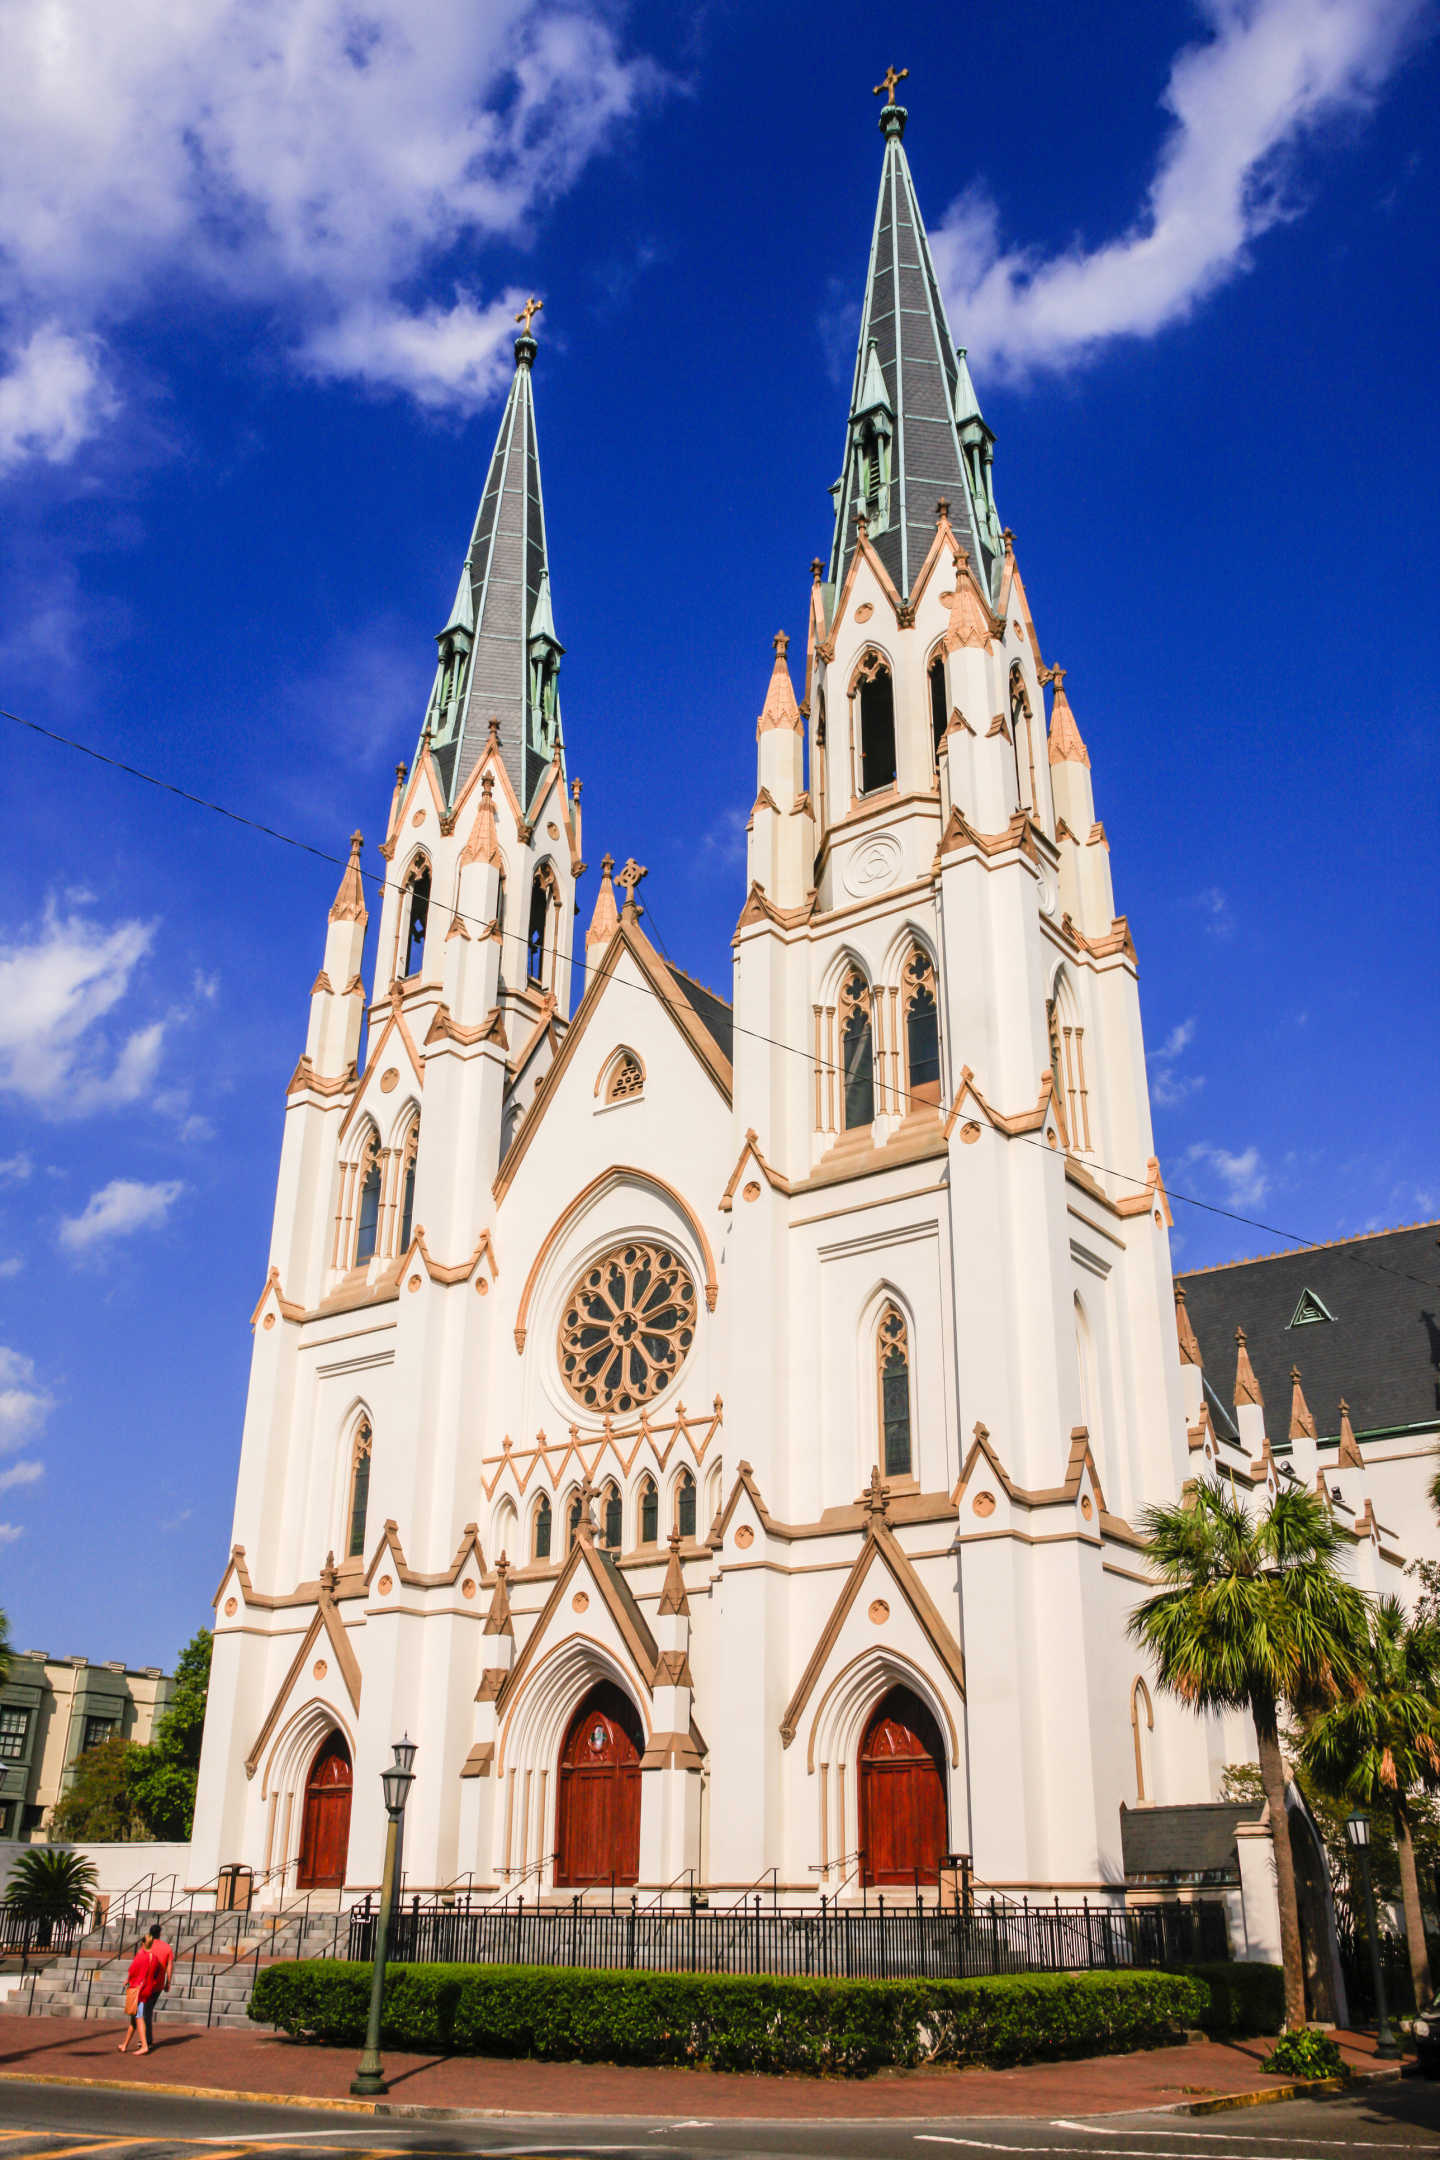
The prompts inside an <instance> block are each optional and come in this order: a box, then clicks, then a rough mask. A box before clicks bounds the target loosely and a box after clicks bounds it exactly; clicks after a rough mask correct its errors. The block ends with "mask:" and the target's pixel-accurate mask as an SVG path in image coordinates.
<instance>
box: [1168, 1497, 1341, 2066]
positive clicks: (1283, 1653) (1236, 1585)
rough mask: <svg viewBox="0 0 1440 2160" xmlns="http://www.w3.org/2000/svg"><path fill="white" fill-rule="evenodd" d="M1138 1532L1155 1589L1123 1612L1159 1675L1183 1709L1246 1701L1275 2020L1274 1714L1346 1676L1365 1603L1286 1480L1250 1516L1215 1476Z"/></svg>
mask: <svg viewBox="0 0 1440 2160" xmlns="http://www.w3.org/2000/svg"><path fill="white" fill-rule="evenodd" d="M1141 1528H1142V1529H1143V1531H1144V1533H1145V1536H1146V1539H1147V1540H1148V1543H1149V1560H1150V1565H1151V1567H1152V1569H1153V1570H1154V1572H1155V1573H1156V1574H1157V1575H1158V1576H1159V1577H1160V1580H1161V1582H1162V1583H1163V1585H1164V1587H1163V1588H1162V1589H1161V1590H1159V1591H1157V1592H1156V1594H1155V1596H1154V1597H1151V1598H1148V1599H1147V1600H1146V1602H1145V1603H1144V1604H1143V1605H1139V1606H1137V1607H1136V1609H1135V1611H1134V1612H1133V1613H1132V1614H1131V1615H1130V1634H1131V1637H1132V1638H1133V1640H1134V1641H1136V1642H1137V1643H1139V1644H1140V1645H1141V1646H1142V1648H1144V1649H1145V1650H1147V1651H1148V1652H1149V1653H1150V1655H1151V1657H1152V1658H1153V1659H1154V1661H1155V1668H1156V1673H1157V1676H1158V1678H1159V1681H1160V1685H1161V1686H1162V1687H1163V1688H1164V1689H1165V1690H1166V1692H1167V1694H1171V1695H1174V1696H1176V1697H1177V1698H1178V1699H1179V1700H1180V1701H1181V1702H1183V1703H1185V1704H1186V1705H1187V1706H1188V1707H1189V1708H1190V1709H1192V1710H1197V1711H1202V1712H1203V1711H1208V1710H1248V1711H1249V1712H1250V1714H1251V1716H1252V1717H1253V1718H1254V1720H1255V1737H1256V1741H1257V1743H1258V1746H1259V1754H1260V1776H1261V1782H1262V1784H1263V1786H1264V1789H1265V1799H1266V1802H1267V1804H1268V1807H1269V1810H1270V1835H1271V1838H1272V1840H1273V1842H1274V1847H1275V1889H1276V1897H1277V1902H1278V1904H1279V1908H1280V1953H1281V1958H1282V1960H1283V1963H1284V1967H1285V2022H1286V2024H1287V2026H1295V2025H1303V2024H1304V2022H1305V1976H1304V1972H1303V1970H1302V1965H1301V1948H1300V1911H1299V1906H1298V1903H1297V1901H1296V1896H1295V1867H1294V1862H1293V1860H1292V1858H1291V1853H1290V1827H1289V1821H1288V1818H1287V1816H1286V1811H1285V1762H1284V1758H1283V1756H1282V1754H1281V1752H1280V1711H1281V1707H1282V1705H1285V1704H1288V1705H1289V1706H1290V1708H1291V1709H1293V1710H1302V1709H1305V1708H1308V1707H1310V1706H1311V1705H1317V1706H1318V1705H1320V1704H1323V1703H1325V1702H1327V1701H1333V1700H1334V1699H1335V1698H1336V1697H1337V1696H1338V1695H1340V1694H1342V1693H1343V1692H1349V1691H1352V1690H1353V1689H1354V1687H1355V1686H1356V1684H1357V1682H1356V1674H1357V1666H1358V1661H1359V1658H1360V1656H1361V1655H1362V1653H1363V1644H1364V1639H1365V1633H1366V1628H1365V1614H1366V1600H1365V1598H1364V1596H1363V1595H1362V1593H1361V1592H1360V1591H1359V1590H1357V1589H1355V1588H1354V1586H1353V1585H1352V1584H1350V1583H1347V1582H1345V1581H1344V1580H1343V1579H1342V1578H1341V1575H1340V1572H1339V1556H1340V1553H1341V1550H1342V1548H1343V1544H1344V1533H1343V1532H1342V1531H1340V1530H1339V1529H1338V1528H1337V1527H1336V1525H1335V1523H1334V1522H1333V1520H1332V1519H1331V1516H1330V1512H1329V1510H1328V1508H1327V1507H1326V1506H1325V1503H1324V1502H1323V1501H1322V1500H1321V1499H1319V1497H1318V1496H1317V1495H1316V1494H1314V1493H1312V1492H1308V1491H1306V1490H1304V1489H1303V1488H1296V1487H1292V1488H1291V1489H1289V1490H1288V1491H1284V1492H1280V1493H1277V1494H1276V1496H1275V1498H1274V1499H1273V1500H1272V1501H1271V1503H1270V1505H1269V1507H1268V1508H1266V1509H1265V1510H1264V1511H1263V1512H1260V1511H1257V1512H1255V1513H1253V1514H1252V1513H1251V1512H1250V1510H1249V1509H1247V1508H1246V1507H1245V1506H1244V1504H1243V1503H1242V1501H1241V1500H1240V1498H1239V1496H1238V1494H1237V1493H1236V1492H1235V1490H1234V1487H1233V1485H1232V1486H1231V1488H1230V1489H1229V1490H1228V1491H1227V1489H1226V1487H1225V1486H1224V1485H1223V1484H1222V1483H1221V1482H1220V1480H1219V1479H1218V1478H1215V1479H1206V1480H1204V1481H1202V1482H1199V1483H1196V1484H1195V1485H1193V1486H1191V1487H1188V1488H1187V1491H1186V1494H1185V1497H1184V1498H1183V1499H1182V1500H1181V1501H1180V1503H1179V1505H1178V1506H1171V1507H1152V1508H1147V1509H1146V1510H1145V1512H1144V1514H1143V1515H1142V1517H1141Z"/></svg>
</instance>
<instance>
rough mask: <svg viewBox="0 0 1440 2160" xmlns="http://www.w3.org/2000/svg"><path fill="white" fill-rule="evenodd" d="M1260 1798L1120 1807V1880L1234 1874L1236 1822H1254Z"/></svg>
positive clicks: (1237, 1862) (1235, 1876)
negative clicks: (1122, 1878)
mask: <svg viewBox="0 0 1440 2160" xmlns="http://www.w3.org/2000/svg"><path fill="white" fill-rule="evenodd" d="M1264 1807H1265V1803H1264V1801H1263V1800H1202V1801H1197V1802H1195V1803H1194V1804H1193V1805H1190V1806H1187V1807H1140V1808H1128V1807H1122V1808H1121V1810H1120V1851H1121V1854H1122V1856H1123V1858H1124V1862H1125V1880H1126V1881H1127V1882H1137V1881H1148V1882H1154V1881H1157V1880H1159V1881H1173V1880H1174V1879H1175V1878H1177V1877H1180V1878H1182V1879H1183V1878H1188V1879H1191V1880H1193V1879H1194V1878H1195V1877H1197V1876H1201V1877H1204V1876H1208V1877H1209V1878H1210V1879H1211V1880H1212V1881H1213V1880H1215V1878H1216V1877H1217V1876H1221V1875H1223V1876H1226V1877H1228V1878H1230V1879H1231V1880H1232V1881H1237V1882H1238V1880H1239V1878H1240V1860H1239V1855H1238V1854H1237V1852H1236V1850H1235V1828H1236V1825H1237V1824H1238V1823H1250V1822H1258V1821H1259V1820H1260V1817H1261V1815H1262V1813H1263V1812H1264Z"/></svg>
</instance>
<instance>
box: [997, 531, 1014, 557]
mask: <svg viewBox="0 0 1440 2160" xmlns="http://www.w3.org/2000/svg"><path fill="white" fill-rule="evenodd" d="M1000 538H1001V539H1002V540H1003V541H1004V543H1005V553H1006V554H1007V555H1013V554H1014V552H1015V534H1014V531H1013V529H1012V528H1011V527H1010V526H1009V525H1007V526H1006V527H1005V530H1004V531H1003V532H1002V533H1001V535H1000Z"/></svg>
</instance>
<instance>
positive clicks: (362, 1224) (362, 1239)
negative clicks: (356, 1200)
mask: <svg viewBox="0 0 1440 2160" xmlns="http://www.w3.org/2000/svg"><path fill="white" fill-rule="evenodd" d="M358 1174H359V1179H360V1206H359V1209H358V1211H357V1214H356V1221H355V1265H356V1267H363V1266H364V1264H365V1262H366V1261H367V1260H373V1259H374V1257H375V1241H376V1239H377V1237H378V1236H379V1234H380V1143H379V1141H378V1140H377V1139H376V1137H375V1135H374V1133H373V1132H372V1133H371V1135H370V1138H369V1140H368V1141H367V1142H366V1144H365V1153H364V1154H363V1155H362V1156H361V1158H360V1169H359V1173H358Z"/></svg>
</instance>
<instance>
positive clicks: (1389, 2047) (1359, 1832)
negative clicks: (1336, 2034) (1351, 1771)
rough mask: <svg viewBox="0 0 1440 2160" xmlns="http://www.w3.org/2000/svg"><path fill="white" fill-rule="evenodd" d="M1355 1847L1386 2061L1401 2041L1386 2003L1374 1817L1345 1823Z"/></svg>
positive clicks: (1378, 2044) (1378, 2039) (1380, 2048)
mask: <svg viewBox="0 0 1440 2160" xmlns="http://www.w3.org/2000/svg"><path fill="white" fill-rule="evenodd" d="M1345 1835H1346V1837H1347V1838H1348V1839H1349V1840H1350V1846H1351V1850H1352V1851H1353V1852H1355V1853H1358V1855H1359V1857H1360V1881H1361V1884H1362V1886H1363V1888H1364V1892H1365V1924H1366V1928H1367V1930H1368V1932H1369V1936H1370V1975H1371V1978H1372V1979H1373V1981H1374V1983H1375V2053H1376V2054H1377V2055H1378V2056H1380V2057H1381V2059H1382V2060H1384V2061H1386V2062H1394V2061H1395V2060H1396V2059H1397V2058H1398V2057H1399V2055H1400V2052H1401V2050H1400V2043H1399V2041H1398V2040H1397V2039H1396V2038H1395V2035H1394V2033H1393V2032H1392V2031H1391V2029H1390V2013H1389V2010H1388V2009H1387V2007H1386V2003H1385V1973H1384V1969H1383V1967H1382V1966H1381V1963H1380V1928H1379V1923H1378V1922H1377V1920H1376V1918H1375V1891H1374V1887H1373V1885H1372V1883H1371V1881H1370V1818H1369V1816H1368V1815H1362V1814H1360V1813H1359V1812H1358V1810H1357V1812H1356V1813H1355V1814H1354V1815H1352V1816H1351V1817H1350V1819H1349V1821H1348V1822H1347V1823H1346V1825H1345Z"/></svg>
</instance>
